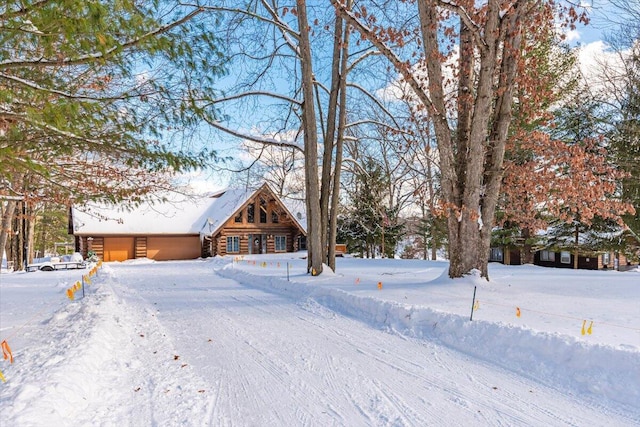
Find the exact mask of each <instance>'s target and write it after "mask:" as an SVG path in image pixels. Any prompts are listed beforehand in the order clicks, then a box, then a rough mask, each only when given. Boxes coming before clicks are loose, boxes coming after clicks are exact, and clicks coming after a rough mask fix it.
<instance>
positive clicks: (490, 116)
mask: <svg viewBox="0 0 640 427" xmlns="http://www.w3.org/2000/svg"><path fill="white" fill-rule="evenodd" d="M332 3H333V5H334V7H335V8H336V10H337V11H338V13H340V14H341V15H342V16H343V18H345V19H346V20H347V21H348V22H349V23H350V24H351V25H353V26H354V27H355V28H357V30H358V31H359V32H360V33H361V34H363V36H365V37H366V38H367V39H368V40H369V41H371V42H372V43H373V45H374V46H375V47H376V48H378V49H379V51H380V52H381V53H382V54H383V55H385V56H386V57H387V59H388V60H389V61H390V62H391V64H393V66H394V67H395V68H396V71H398V72H399V73H400V74H401V75H402V77H403V78H404V80H405V81H406V83H407V84H408V85H409V86H410V87H411V88H412V90H413V91H414V93H415V95H416V98H417V100H418V101H419V102H421V103H422V104H423V106H424V107H425V108H426V110H427V111H429V114H430V117H431V119H432V123H433V128H434V131H435V137H436V141H437V146H438V155H439V165H440V172H441V178H440V183H441V191H442V200H443V207H444V208H445V209H446V211H447V213H448V217H447V232H448V236H449V260H450V264H449V276H450V277H452V278H456V277H462V276H464V275H465V274H467V273H469V272H470V271H471V270H473V269H478V270H480V272H481V274H482V276H484V277H486V278H488V258H489V245H490V238H491V228H492V225H493V221H494V218H493V215H494V214H495V206H496V203H497V197H498V194H499V190H500V183H501V177H502V162H503V157H504V148H505V143H506V137H507V131H508V128H509V123H510V121H511V120H510V119H511V105H512V98H513V87H514V84H515V83H514V82H515V69H516V64H517V59H518V58H519V57H520V54H521V52H520V49H521V30H520V20H521V16H522V15H523V14H524V13H528V12H530V10H529V9H528V8H527V7H526V6H527V4H528V2H527V1H526V0H525V1H522V2H520V1H517V2H514V3H512V4H510V7H509V8H507V9H504V5H503V2H500V1H498V0H488V2H487V6H486V8H483V10H482V11H481V12H480V10H476V11H474V15H473V16H472V17H471V16H469V15H468V14H467V13H468V11H467V10H466V9H465V8H464V6H460V10H459V17H460V23H461V24H460V55H459V58H460V59H459V63H458V65H459V66H458V69H457V71H456V73H454V74H457V75H458V79H459V80H458V81H457V83H458V88H459V94H458V100H457V101H458V105H457V109H458V111H457V113H458V115H457V118H456V119H457V120H455V121H454V122H455V123H456V124H457V128H455V129H452V128H451V127H450V122H449V119H448V117H449V116H450V113H451V109H450V105H448V103H447V99H446V96H445V80H444V75H445V73H443V66H444V62H445V60H444V58H443V51H445V50H447V49H441V48H440V46H441V45H442V43H443V37H442V33H441V29H442V26H441V24H442V23H441V21H440V19H441V14H440V12H441V10H440V7H441V6H442V4H443V3H445V2H440V1H438V0H418V1H417V2H416V3H417V5H418V19H419V22H420V31H421V37H422V40H421V43H420V46H421V47H422V49H423V53H424V64H425V65H426V69H427V76H428V85H426V84H424V79H423V78H421V77H420V76H418V75H417V74H416V73H415V71H414V70H413V67H410V66H407V63H406V62H404V61H402V60H401V58H400V57H399V56H398V55H397V54H396V52H394V51H393V50H392V48H391V47H390V46H388V45H387V44H385V42H384V41H383V40H381V39H380V38H379V37H378V34H377V33H376V32H375V31H373V30H372V29H371V28H369V26H368V25H366V24H363V23H362V22H360V21H359V20H358V19H356V18H355V17H354V16H352V15H350V14H349V13H348V11H346V10H345V8H344V4H343V3H341V2H338V1H337V0H332ZM446 3H447V5H451V3H449V2H446ZM472 7H473V6H472ZM450 10H451V9H450ZM454 13H455V12H454ZM474 18H480V19H479V22H481V23H480V24H479V25H477V26H476V25H475V22H473V20H474ZM449 42H450V40H449ZM421 72H422V71H421ZM476 73H477V75H476ZM496 77H499V79H498V82H497V84H496ZM479 220H481V221H479Z"/></svg>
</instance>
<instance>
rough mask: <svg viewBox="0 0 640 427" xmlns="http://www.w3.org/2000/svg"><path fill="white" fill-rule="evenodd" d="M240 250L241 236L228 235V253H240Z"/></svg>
mask: <svg viewBox="0 0 640 427" xmlns="http://www.w3.org/2000/svg"><path fill="white" fill-rule="evenodd" d="M239 252H240V236H228V237H227V253H228V254H231V253H239Z"/></svg>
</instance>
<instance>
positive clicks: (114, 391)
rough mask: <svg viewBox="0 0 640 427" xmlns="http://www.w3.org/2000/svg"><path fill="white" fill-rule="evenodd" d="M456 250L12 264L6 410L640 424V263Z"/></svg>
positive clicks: (1, 399)
mask: <svg viewBox="0 0 640 427" xmlns="http://www.w3.org/2000/svg"><path fill="white" fill-rule="evenodd" d="M446 268H447V264H446V263H444V262H430V261H415V260H406V261H405V260H359V259H352V258H344V259H339V260H338V266H337V272H336V273H332V272H326V273H325V274H322V275H321V276H318V277H310V276H308V275H307V274H305V272H306V260H303V259H300V258H299V257H296V255H293V256H292V254H287V255H281V256H253V257H245V258H243V259H237V260H234V259H232V258H224V259H221V258H217V259H208V260H196V261H183V262H177V261H176V262H151V261H148V260H142V261H140V260H138V261H134V262H126V263H107V264H105V265H104V266H103V268H102V269H101V270H100V271H99V273H98V274H97V276H96V277H95V278H94V281H93V283H92V284H91V285H89V286H87V287H86V289H85V291H86V297H85V298H84V299H76V300H75V301H69V300H68V299H66V296H65V295H66V289H67V288H68V287H69V286H71V285H72V284H73V283H74V282H75V281H76V280H79V279H80V275H81V274H83V273H82V271H80V272H79V271H77V270H76V271H53V272H33V273H13V274H2V275H0V340H7V343H8V344H9V345H10V346H11V348H12V350H13V355H14V357H15V360H14V363H13V364H10V363H9V362H8V361H4V362H0V372H2V373H3V374H4V376H5V378H6V379H7V382H6V383H0V415H1V416H2V422H1V424H2V425H3V426H4V425H12V426H52V425H55V426H86V425H91V426H112V425H119V426H120V425H124V426H205V425H211V426H227V425H228V426H233V425H238V426H285V425H286V426H297V425H309V426H331V425H336V426H374V425H375V426H424V425H443V426H448V425H462V424H465V425H510V426H511V425H577V426H582V425H584V426H587V425H588V426H598V425H602V426H605V425H607V426H629V425H640V409H639V408H640V314H638V307H639V305H638V302H639V301H640V274H639V273H640V272H638V271H636V272H626V273H619V272H615V271H607V272H598V271H573V270H559V269H546V268H541V267H534V266H517V267H515V266H502V265H496V264H492V265H491V267H490V275H491V277H492V280H491V281H490V282H486V281H484V280H481V279H479V278H477V277H473V276H471V277H468V278H467V279H464V280H457V281H451V280H449V279H447V278H446V274H443V273H446ZM287 270H288V274H287ZM287 276H289V279H287ZM474 286H475V287H476V309H475V310H474V314H473V321H470V320H469V317H470V312H471V306H472V297H473V291H474ZM77 295H78V294H77ZM518 309H519V311H520V316H519V317H517V316H516V313H517V310H518ZM591 322H593V323H591ZM583 324H584V330H585V333H584V335H583V334H582V329H583ZM589 326H591V334H589V333H588V330H589ZM5 423H6V424H5Z"/></svg>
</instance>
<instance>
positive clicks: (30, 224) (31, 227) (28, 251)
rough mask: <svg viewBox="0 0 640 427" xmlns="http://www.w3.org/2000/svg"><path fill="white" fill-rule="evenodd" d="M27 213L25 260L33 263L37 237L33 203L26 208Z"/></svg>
mask: <svg viewBox="0 0 640 427" xmlns="http://www.w3.org/2000/svg"><path fill="white" fill-rule="evenodd" d="M25 213H26V215H27V217H26V218H25V224H26V227H27V230H26V235H27V237H26V241H25V261H26V262H27V264H32V263H33V252H34V251H33V248H34V243H35V240H36V239H35V237H36V215H35V209H34V208H33V206H32V205H27V209H26V212H25Z"/></svg>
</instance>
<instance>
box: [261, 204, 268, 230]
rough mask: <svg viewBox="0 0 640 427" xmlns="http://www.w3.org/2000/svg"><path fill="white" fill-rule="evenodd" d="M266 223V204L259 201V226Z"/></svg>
mask: <svg viewBox="0 0 640 427" xmlns="http://www.w3.org/2000/svg"><path fill="white" fill-rule="evenodd" d="M266 223H267V202H266V201H265V200H264V199H260V224H266Z"/></svg>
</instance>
